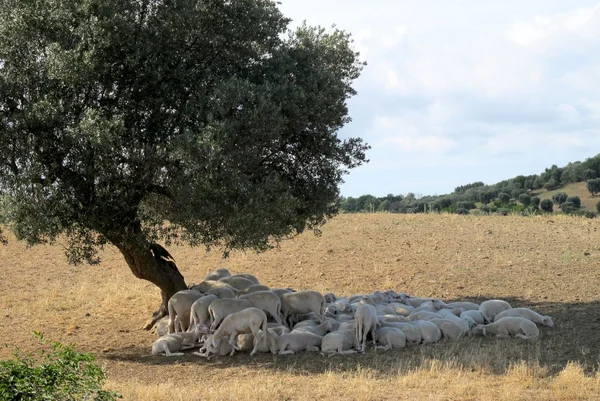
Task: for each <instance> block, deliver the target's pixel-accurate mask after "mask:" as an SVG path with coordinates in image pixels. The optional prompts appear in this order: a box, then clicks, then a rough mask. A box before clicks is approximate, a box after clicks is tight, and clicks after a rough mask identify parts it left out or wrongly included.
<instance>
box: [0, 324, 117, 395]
mask: <svg viewBox="0 0 600 401" xmlns="http://www.w3.org/2000/svg"><path fill="white" fill-rule="evenodd" d="M36 335H37V336H38V337H39V338H40V342H41V343H42V345H43V346H44V347H45V348H42V349H41V350H40V355H39V356H38V357H37V358H35V357H34V355H33V354H24V353H22V352H21V350H20V349H19V348H18V347H15V351H14V359H10V360H5V361H0V400H19V401H37V400H47V401H53V400H56V401H80V400H90V401H91V400H94V401H113V400H115V399H116V398H122V397H121V395H120V394H118V393H115V392H113V391H106V390H102V385H103V384H104V380H105V379H106V374H105V372H104V370H103V369H102V368H101V367H100V366H98V365H97V364H96V359H95V358H94V355H93V354H91V353H80V352H77V351H75V349H73V348H72V347H70V346H64V345H63V344H61V343H59V342H54V343H50V342H49V341H47V340H45V339H44V337H43V335H42V334H40V333H36ZM47 348H50V349H47Z"/></svg>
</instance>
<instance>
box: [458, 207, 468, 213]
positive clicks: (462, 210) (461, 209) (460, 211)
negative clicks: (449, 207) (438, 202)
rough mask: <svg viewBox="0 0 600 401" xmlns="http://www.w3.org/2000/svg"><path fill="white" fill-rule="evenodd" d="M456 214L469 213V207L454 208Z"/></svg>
mask: <svg viewBox="0 0 600 401" xmlns="http://www.w3.org/2000/svg"><path fill="white" fill-rule="evenodd" d="M456 214H469V209H465V208H459V209H456Z"/></svg>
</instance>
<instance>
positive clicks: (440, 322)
mask: <svg viewBox="0 0 600 401" xmlns="http://www.w3.org/2000/svg"><path fill="white" fill-rule="evenodd" d="M430 322H431V323H433V324H435V325H436V326H437V327H438V328H439V329H440V331H441V332H442V336H443V337H444V338H447V339H450V340H458V339H459V338H461V337H462V336H463V335H464V333H463V331H462V330H461V328H460V327H459V326H458V324H457V323H456V322H455V321H453V320H450V319H431V320H430Z"/></svg>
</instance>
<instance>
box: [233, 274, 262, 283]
mask: <svg viewBox="0 0 600 401" xmlns="http://www.w3.org/2000/svg"><path fill="white" fill-rule="evenodd" d="M231 277H243V278H245V279H247V280H250V281H252V282H253V283H254V284H255V285H258V284H260V281H258V278H256V276H255V275H253V274H249V273H238V274H234V275H233V276H231Z"/></svg>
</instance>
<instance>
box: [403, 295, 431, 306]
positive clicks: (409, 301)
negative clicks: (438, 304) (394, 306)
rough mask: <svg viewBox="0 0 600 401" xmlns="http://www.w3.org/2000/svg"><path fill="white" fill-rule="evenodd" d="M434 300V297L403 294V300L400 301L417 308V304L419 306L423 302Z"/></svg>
mask: <svg viewBox="0 0 600 401" xmlns="http://www.w3.org/2000/svg"><path fill="white" fill-rule="evenodd" d="M433 301H435V298H417V297H409V296H407V295H405V297H404V300H401V301H400V302H402V303H403V304H406V305H410V306H412V307H413V308H418V307H419V306H421V304H424V303H425V302H433Z"/></svg>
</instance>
